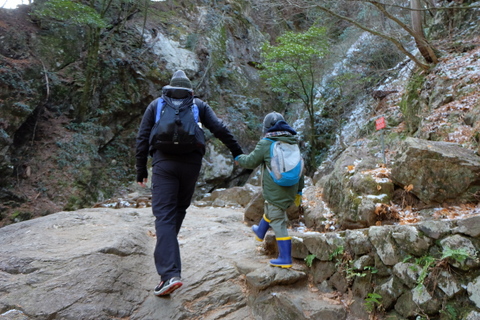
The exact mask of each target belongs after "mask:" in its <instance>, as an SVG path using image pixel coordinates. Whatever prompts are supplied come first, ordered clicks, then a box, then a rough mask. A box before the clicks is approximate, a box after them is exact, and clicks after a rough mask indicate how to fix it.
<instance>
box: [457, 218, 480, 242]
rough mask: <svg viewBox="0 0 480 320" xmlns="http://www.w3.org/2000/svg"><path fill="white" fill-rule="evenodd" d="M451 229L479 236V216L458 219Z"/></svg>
mask: <svg viewBox="0 0 480 320" xmlns="http://www.w3.org/2000/svg"><path fill="white" fill-rule="evenodd" d="M453 231H454V232H456V233H463V234H465V235H467V236H471V237H474V238H476V237H478V236H480V216H473V217H467V218H465V219H460V220H458V221H457V227H456V228H455V229H454V230H453Z"/></svg>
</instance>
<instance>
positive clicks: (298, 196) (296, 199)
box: [294, 193, 302, 207]
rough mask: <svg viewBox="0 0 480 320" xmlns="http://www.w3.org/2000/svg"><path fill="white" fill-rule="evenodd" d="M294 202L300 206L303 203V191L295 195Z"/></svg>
mask: <svg viewBox="0 0 480 320" xmlns="http://www.w3.org/2000/svg"><path fill="white" fill-rule="evenodd" d="M294 203H295V205H296V206H297V207H300V204H301V203H302V194H301V193H297V195H296V196H295V201H294Z"/></svg>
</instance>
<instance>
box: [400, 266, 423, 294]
mask: <svg viewBox="0 0 480 320" xmlns="http://www.w3.org/2000/svg"><path fill="white" fill-rule="evenodd" d="M421 270H422V268H421V267H420V266H419V265H417V264H415V263H406V262H399V263H397V264H396V265H395V266H394V267H393V274H394V275H395V276H396V277H397V278H398V279H400V281H402V283H403V284H405V285H406V286H407V287H409V288H410V289H412V288H414V287H415V286H416V285H417V281H418V278H419V277H420V272H421Z"/></svg>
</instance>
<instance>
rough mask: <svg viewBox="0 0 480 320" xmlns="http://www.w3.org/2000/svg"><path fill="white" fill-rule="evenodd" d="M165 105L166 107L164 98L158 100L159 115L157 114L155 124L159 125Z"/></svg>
mask: <svg viewBox="0 0 480 320" xmlns="http://www.w3.org/2000/svg"><path fill="white" fill-rule="evenodd" d="M164 105H165V101H164V100H163V99H162V98H158V101H157V113H156V114H155V123H157V122H158V121H159V120H160V115H161V114H162V109H163V106H164Z"/></svg>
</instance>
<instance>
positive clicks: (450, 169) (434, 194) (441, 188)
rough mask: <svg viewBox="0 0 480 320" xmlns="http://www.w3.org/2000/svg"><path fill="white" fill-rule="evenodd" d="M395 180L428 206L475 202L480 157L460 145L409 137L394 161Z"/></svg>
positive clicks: (393, 176)
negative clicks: (449, 202)
mask: <svg viewBox="0 0 480 320" xmlns="http://www.w3.org/2000/svg"><path fill="white" fill-rule="evenodd" d="M391 178H392V179H393V180H394V181H395V183H396V184H398V185H401V186H407V185H413V189H412V190H411V191H410V192H412V193H413V194H415V195H416V196H417V197H418V198H419V199H420V200H421V201H422V202H424V203H427V204H435V203H444V202H448V201H451V202H454V203H458V202H470V201H475V199H474V195H475V193H476V192H477V191H479V190H480V187H479V186H480V157H478V156H477V155H475V153H474V151H472V150H469V149H466V148H463V147H461V146H460V145H459V144H456V143H450V142H443V141H428V140H422V139H416V138H411V137H408V138H407V139H405V141H404V145H403V146H402V148H401V150H400V152H398V156H397V158H396V159H395V161H394V165H393V167H392V171H391Z"/></svg>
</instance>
